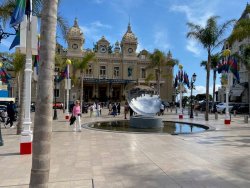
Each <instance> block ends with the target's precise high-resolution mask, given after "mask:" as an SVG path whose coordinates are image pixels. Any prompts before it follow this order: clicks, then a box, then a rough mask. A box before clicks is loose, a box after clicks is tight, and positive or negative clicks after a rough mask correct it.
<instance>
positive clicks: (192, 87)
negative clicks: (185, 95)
mask: <svg viewBox="0 0 250 188" xmlns="http://www.w3.org/2000/svg"><path fill="white" fill-rule="evenodd" d="M195 81H196V74H195V73H194V74H193V75H192V78H191V97H190V98H191V112H190V118H194V115H193V89H194V82H195Z"/></svg>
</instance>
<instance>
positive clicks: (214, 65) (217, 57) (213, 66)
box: [200, 53, 221, 106]
mask: <svg viewBox="0 0 250 188" xmlns="http://www.w3.org/2000/svg"><path fill="white" fill-rule="evenodd" d="M220 58H221V57H220V54H219V53H217V54H215V55H212V56H211V69H212V70H213V101H212V106H214V102H215V85H216V77H217V66H218V64H219V63H220ZM200 65H201V67H205V69H206V70H207V61H202V62H201V64H200Z"/></svg>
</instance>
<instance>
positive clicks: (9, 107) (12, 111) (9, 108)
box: [5, 101, 15, 127]
mask: <svg viewBox="0 0 250 188" xmlns="http://www.w3.org/2000/svg"><path fill="white" fill-rule="evenodd" d="M7 114H8V119H7V121H6V124H5V125H8V124H10V127H12V126H13V121H14V120H15V109H14V105H13V101H10V103H9V104H8V105H7Z"/></svg>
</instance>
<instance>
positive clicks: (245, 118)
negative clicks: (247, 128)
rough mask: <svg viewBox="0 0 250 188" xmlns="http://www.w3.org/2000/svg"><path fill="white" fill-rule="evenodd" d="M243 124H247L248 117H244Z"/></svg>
mask: <svg viewBox="0 0 250 188" xmlns="http://www.w3.org/2000/svg"><path fill="white" fill-rule="evenodd" d="M244 123H248V115H245V116H244Z"/></svg>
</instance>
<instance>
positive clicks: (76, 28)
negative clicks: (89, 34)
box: [68, 18, 84, 40]
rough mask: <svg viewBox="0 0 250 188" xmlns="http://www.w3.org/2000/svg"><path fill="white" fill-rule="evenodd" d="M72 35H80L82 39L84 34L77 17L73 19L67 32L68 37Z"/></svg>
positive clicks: (72, 36)
mask: <svg viewBox="0 0 250 188" xmlns="http://www.w3.org/2000/svg"><path fill="white" fill-rule="evenodd" d="M74 37H81V38H82V39H83V40H84V36H83V33H82V31H81V29H80V28H79V25H78V21H77V18H76V19H75V21H74V25H73V27H71V28H70V29H69V32H68V38H74Z"/></svg>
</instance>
